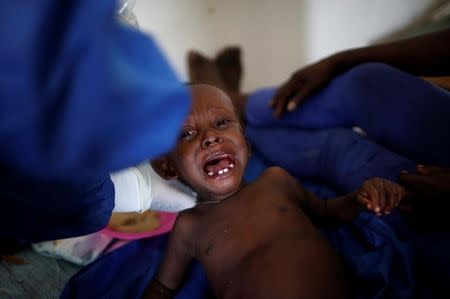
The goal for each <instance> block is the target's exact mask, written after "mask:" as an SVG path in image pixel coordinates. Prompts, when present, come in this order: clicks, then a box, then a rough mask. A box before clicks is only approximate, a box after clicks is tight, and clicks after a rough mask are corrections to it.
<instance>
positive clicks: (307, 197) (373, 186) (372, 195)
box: [286, 172, 405, 224]
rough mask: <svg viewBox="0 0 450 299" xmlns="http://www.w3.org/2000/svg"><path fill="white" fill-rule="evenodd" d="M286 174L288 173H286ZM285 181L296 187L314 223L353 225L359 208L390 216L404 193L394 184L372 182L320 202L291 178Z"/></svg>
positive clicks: (376, 180) (380, 181)
mask: <svg viewBox="0 0 450 299" xmlns="http://www.w3.org/2000/svg"><path fill="white" fill-rule="evenodd" d="M286 174H287V172H286ZM287 177H288V180H290V181H291V184H292V185H293V186H295V187H294V188H295V189H296V192H297V194H298V198H299V199H300V204H301V206H302V208H303V210H304V211H305V212H306V213H307V214H308V215H309V216H310V217H311V219H312V220H313V221H314V222H317V223H321V224H323V223H330V222H331V223H336V222H350V221H352V220H353V219H354V218H355V217H356V216H357V215H358V213H359V212H360V211H361V209H362V208H365V209H367V210H369V211H373V212H374V213H376V214H377V215H378V216H380V215H382V214H389V213H390V212H391V210H392V209H393V208H395V207H396V206H397V205H398V203H399V202H400V200H402V199H403V197H404V195H405V190H404V189H403V188H402V187H401V186H400V185H398V184H397V183H395V182H392V181H388V180H385V179H381V178H373V179H370V180H367V181H365V182H364V183H363V185H362V186H361V188H359V190H357V191H355V192H352V193H349V194H347V195H345V196H342V197H338V198H335V199H329V200H321V199H320V198H318V197H317V196H316V195H315V194H313V193H312V192H310V191H308V190H306V189H305V188H303V187H302V186H301V185H300V184H299V183H298V182H297V181H296V180H295V178H293V177H292V176H291V175H289V174H287Z"/></svg>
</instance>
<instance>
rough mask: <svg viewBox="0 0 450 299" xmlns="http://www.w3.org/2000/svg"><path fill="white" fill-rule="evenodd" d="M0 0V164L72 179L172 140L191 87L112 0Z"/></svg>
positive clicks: (153, 151) (122, 163) (155, 151)
mask: <svg viewBox="0 0 450 299" xmlns="http://www.w3.org/2000/svg"><path fill="white" fill-rule="evenodd" d="M1 3H2V5H1V10H0V19H1V20H2V26H1V28H0V44H1V45H2V46H1V48H0V65H1V66H2V67H1V68H0V144H1V146H0V164H4V165H7V167H12V168H15V169H18V170H20V171H21V172H23V173H27V174H30V175H32V176H34V177H39V178H41V179H42V178H45V179H54V178H59V179H61V178H68V179H71V178H73V177H79V176H82V175H85V174H89V175H95V174H103V173H105V172H109V171H112V170H116V169H120V168H123V167H126V166H129V165H130V164H134V163H137V162H139V161H142V160H144V159H147V158H152V157H155V156H158V155H159V154H161V153H163V152H165V151H167V150H169V149H170V147H171V146H173V145H174V143H175V138H176V136H177V134H178V128H179V127H180V126H181V122H182V120H183V118H184V116H185V114H186V113H187V110H188V108H189V106H190V96H189V95H188V92H187V89H186V88H185V87H184V86H183V84H182V83H181V82H180V81H179V80H178V79H177V77H176V76H175V74H174V72H173V71H172V69H171V68H170V66H169V65H168V63H167V61H166V60H165V58H164V56H163V55H162V53H161V52H160V50H159V49H158V47H157V45H156V44H155V42H154V41H153V40H152V39H151V38H149V37H147V36H145V35H144V34H142V33H140V32H138V31H136V30H134V29H132V28H130V27H127V26H126V25H123V24H120V23H119V21H118V20H116V18H115V16H114V10H115V1H113V0H96V1H91V0H80V1H59V0H35V1H24V0H18V1H2V2H1Z"/></svg>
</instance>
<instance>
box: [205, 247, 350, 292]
mask: <svg viewBox="0 0 450 299" xmlns="http://www.w3.org/2000/svg"><path fill="white" fill-rule="evenodd" d="M238 265H239V266H238V267H236V268H235V269H234V271H232V272H231V273H229V274H228V275H227V277H226V278H225V277H224V279H223V280H224V281H223V283H222V287H221V290H217V291H218V292H217V293H216V294H217V295H219V296H220V297H221V298H254V299H262V298H268V299H269V298H279V299H284V298H286V299H287V298H316V299H320V298H348V297H349V296H348V293H347V292H346V289H347V288H346V286H347V285H346V278H345V270H344V268H343V265H342V263H341V261H340V260H339V259H338V258H337V256H336V254H335V253H334V252H332V249H331V248H330V247H329V246H328V244H326V243H325V242H324V241H323V240H321V239H310V240H295V241H292V240H280V241H277V242H273V243H271V244H270V245H268V246H266V247H264V246H263V247H260V248H256V249H255V251H254V252H253V254H251V255H248V256H247V257H246V258H245V260H243V261H241V262H240V263H238ZM213 284H214V283H213Z"/></svg>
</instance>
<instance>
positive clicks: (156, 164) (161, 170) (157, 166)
mask: <svg viewBox="0 0 450 299" xmlns="http://www.w3.org/2000/svg"><path fill="white" fill-rule="evenodd" d="M150 164H151V165H152V167H153V170H155V172H156V173H157V174H158V175H159V176H160V177H162V178H163V179H166V180H173V179H177V178H178V172H177V171H176V170H175V169H174V168H173V167H172V165H171V163H170V161H169V159H168V157H167V156H162V157H160V158H157V159H155V160H153V161H151V162H150Z"/></svg>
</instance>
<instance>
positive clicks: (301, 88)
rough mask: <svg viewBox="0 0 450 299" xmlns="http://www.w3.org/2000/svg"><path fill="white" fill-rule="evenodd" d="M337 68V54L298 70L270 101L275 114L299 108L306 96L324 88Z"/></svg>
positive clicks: (279, 114) (279, 115)
mask: <svg viewBox="0 0 450 299" xmlns="http://www.w3.org/2000/svg"><path fill="white" fill-rule="evenodd" d="M337 69H338V63H337V59H336V56H330V57H327V58H325V59H323V60H321V61H319V62H316V63H314V64H312V65H309V66H307V67H305V68H302V69H300V70H298V71H296V72H295V73H294V74H293V75H292V76H291V78H290V79H289V80H288V81H286V82H285V83H284V84H283V85H281V87H280V88H279V89H278V91H277V92H276V94H275V97H274V98H273V99H272V101H271V102H270V106H271V107H272V108H273V109H275V112H274V114H275V116H276V117H281V116H282V115H283V114H284V113H285V111H286V110H287V111H294V110H295V109H297V107H298V106H299V105H300V104H301V103H302V102H303V101H304V100H305V98H306V97H308V96H310V95H312V94H313V93H314V92H316V91H318V90H320V89H321V88H323V87H324V86H325V85H326V84H327V83H328V82H329V81H330V80H331V79H332V78H333V77H334V76H335V74H336V73H337Z"/></svg>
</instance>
